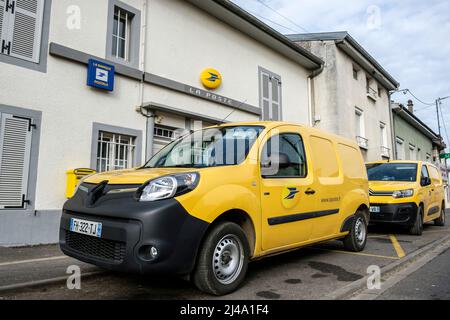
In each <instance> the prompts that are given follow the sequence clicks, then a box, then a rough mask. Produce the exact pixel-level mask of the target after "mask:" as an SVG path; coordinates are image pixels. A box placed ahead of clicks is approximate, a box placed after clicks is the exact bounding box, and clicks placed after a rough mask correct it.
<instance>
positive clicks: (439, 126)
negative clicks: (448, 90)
mask: <svg viewBox="0 0 450 320" xmlns="http://www.w3.org/2000/svg"><path fill="white" fill-rule="evenodd" d="M448 98H450V96H448V97H444V98H437V99H436V115H437V123H438V130H439V136H440V137H442V134H441V120H440V119H441V117H440V116H439V107H440V106H441V104H442V100H445V99H448Z"/></svg>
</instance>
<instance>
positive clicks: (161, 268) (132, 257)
mask: <svg viewBox="0 0 450 320" xmlns="http://www.w3.org/2000/svg"><path fill="white" fill-rule="evenodd" d="M74 198H77V197H74ZM82 203H83V201H80V199H71V200H69V201H68V202H67V203H66V204H65V206H64V210H63V215H62V217H61V225H60V247H61V250H62V251H63V252H64V253H65V254H66V255H68V256H70V257H73V258H76V259H78V260H80V261H84V262H87V263H90V264H93V265H97V266H99V267H102V268H105V269H109V270H114V271H120V272H131V273H139V274H144V273H157V274H174V275H187V274H189V273H191V272H192V271H193V269H194V267H195V262H196V257H197V252H198V249H199V247H200V244H201V241H202V239H203V236H204V234H205V232H206V230H207V228H208V226H209V224H208V223H207V222H205V221H203V220H200V219H197V218H195V217H193V216H191V215H190V214H189V213H188V212H187V211H186V210H185V209H184V208H183V206H182V205H181V204H180V203H179V202H178V201H176V200H175V199H169V200H162V201H156V202H148V203H140V202H137V201H136V200H134V199H132V198H128V199H125V198H120V199H108V200H107V201H104V202H103V203H102V204H101V205H99V206H97V207H91V208H89V207H86V206H83V205H82ZM71 218H77V219H82V220H87V221H92V222H100V223H102V235H101V238H96V237H92V236H88V235H83V234H78V233H74V232H72V231H70V221H71ZM152 247H154V248H156V250H157V256H156V258H152V256H151V255H150V254H149V252H150V249H151V248H152Z"/></svg>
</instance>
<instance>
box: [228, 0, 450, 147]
mask: <svg viewBox="0 0 450 320" xmlns="http://www.w3.org/2000/svg"><path fill="white" fill-rule="evenodd" d="M260 1H262V2H264V3H265V4H266V5H268V6H270V7H271V8H273V9H275V10H276V11H277V12H279V13H280V14H281V15H282V16H284V17H286V18H287V19H285V18H283V17H282V16H280V15H278V14H277V13H275V12H274V11H272V10H270V9H269V8H267V7H265V6H264V5H262V4H261V3H260V2H259V0H233V2H235V3H236V4H238V5H239V6H241V7H242V8H244V9H245V10H247V11H249V12H250V13H252V14H254V15H257V17H258V18H259V19H260V20H263V21H264V22H265V23H267V24H269V25H270V26H272V27H273V28H275V29H277V30H278V31H280V32H281V33H283V34H292V33H305V32H328V31H349V33H350V34H351V35H352V36H353V37H354V38H355V39H356V40H357V41H358V42H359V43H360V44H361V45H362V46H363V47H364V48H365V49H366V50H367V51H369V53H370V54H371V55H372V56H373V57H375V59H377V61H378V62H380V63H381V65H382V66H383V67H384V68H385V69H386V70H387V71H388V72H389V73H390V74H391V75H392V76H393V77H394V78H395V79H396V80H397V81H399V82H400V83H401V88H402V89H406V88H408V89H410V90H411V91H412V92H413V94H414V95H416V96H417V98H419V99H421V100H422V101H424V102H426V103H431V102H434V101H435V100H436V98H438V97H444V96H449V95H450V1H449V0H441V1H439V0H426V1H424V0H395V1H394V0H333V1H330V0H260ZM263 18H265V19H266V20H264V19H263ZM267 19H269V20H271V21H272V22H271V21H269V20H267ZM289 20H291V21H289ZM393 98H394V100H396V101H398V102H401V103H405V104H406V101H407V100H408V99H413V97H411V96H410V95H403V94H396V95H394V96H393ZM413 100H414V99H413ZM414 103H415V107H416V110H417V112H416V115H417V116H419V117H420V118H422V120H424V122H425V123H427V124H428V125H429V126H430V127H431V128H432V129H433V130H435V131H436V132H437V119H436V110H435V108H433V107H427V106H426V105H423V104H421V103H419V102H418V101H417V100H414ZM442 107H443V112H444V118H445V123H446V126H447V131H448V133H449V134H450V99H448V100H445V101H443V104H442ZM442 132H443V133H442V135H443V136H444V137H445V135H446V134H445V131H444V129H442ZM447 145H450V142H449V141H447Z"/></svg>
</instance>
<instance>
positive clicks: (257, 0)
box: [254, 0, 309, 33]
mask: <svg viewBox="0 0 450 320" xmlns="http://www.w3.org/2000/svg"><path fill="white" fill-rule="evenodd" d="M254 1H256V2H258V3H260V4H262V5H263V6H264V7H266V8H267V9H269V10H271V11H273V12H275V13H276V14H277V15H279V16H280V17H282V18H283V19H285V20H286V21H289V22H290V23H292V24H293V25H294V26H296V27H297V28H300V29H301V30H303V31H304V32H306V33H309V31H308V30H307V29H305V28H303V27H302V26H301V25H299V24H297V23H296V22H294V21H292V19H289V18H288V17H286V16H284V15H282V14H281V13H280V12H278V11H277V10H276V9H274V8H272V7H271V6H269V5H268V4H266V3H265V2H264V1H262V0H254ZM288 29H289V28H288ZM289 30H291V31H293V30H292V29H289ZM294 32H298V30H297V31H294Z"/></svg>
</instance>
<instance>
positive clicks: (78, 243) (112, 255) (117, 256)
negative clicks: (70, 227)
mask: <svg viewBox="0 0 450 320" xmlns="http://www.w3.org/2000/svg"><path fill="white" fill-rule="evenodd" d="M66 245H67V246H68V247H70V248H71V249H73V250H76V251H78V252H80V253H84V254H87V255H90V256H93V257H96V258H100V259H104V260H109V261H114V262H122V261H123V259H124V257H125V251H126V246H125V243H124V242H119V241H113V240H107V239H100V238H95V237H91V236H87V235H83V234H79V233H75V232H71V231H66Z"/></svg>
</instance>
